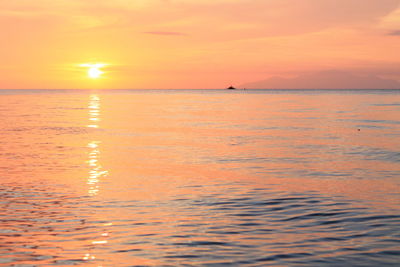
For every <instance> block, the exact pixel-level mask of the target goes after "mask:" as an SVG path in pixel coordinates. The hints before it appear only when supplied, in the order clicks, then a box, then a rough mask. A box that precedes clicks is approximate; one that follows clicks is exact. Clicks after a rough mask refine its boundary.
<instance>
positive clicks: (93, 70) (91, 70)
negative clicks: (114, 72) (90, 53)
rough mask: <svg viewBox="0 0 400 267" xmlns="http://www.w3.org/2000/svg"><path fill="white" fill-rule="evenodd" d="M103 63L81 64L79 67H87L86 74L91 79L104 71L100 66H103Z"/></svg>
mask: <svg viewBox="0 0 400 267" xmlns="http://www.w3.org/2000/svg"><path fill="white" fill-rule="evenodd" d="M104 66H105V64H103V63H96V64H89V63H86V64H81V67H85V68H88V70H87V75H88V77H89V78H91V79H98V78H100V77H101V75H102V74H103V73H104V71H102V70H101V69H100V68H102V67H104Z"/></svg>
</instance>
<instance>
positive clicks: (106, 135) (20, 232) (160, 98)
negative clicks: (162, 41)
mask: <svg viewBox="0 0 400 267" xmlns="http://www.w3.org/2000/svg"><path fill="white" fill-rule="evenodd" d="M69 265H77V266H400V90H97V91H96V90H0V266H23V267H26V266H69Z"/></svg>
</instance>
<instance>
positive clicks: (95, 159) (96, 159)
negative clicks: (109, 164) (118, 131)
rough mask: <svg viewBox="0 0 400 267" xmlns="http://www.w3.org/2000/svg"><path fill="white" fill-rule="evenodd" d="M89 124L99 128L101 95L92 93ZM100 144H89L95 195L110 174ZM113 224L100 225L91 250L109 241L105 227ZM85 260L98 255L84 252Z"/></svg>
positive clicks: (91, 188)
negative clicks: (103, 164) (105, 168)
mask: <svg viewBox="0 0 400 267" xmlns="http://www.w3.org/2000/svg"><path fill="white" fill-rule="evenodd" d="M88 109H89V123H90V124H89V125H87V127H88V128H99V122H100V121H101V119H100V97H99V96H98V95H96V94H92V95H90V99H89V104H88ZM100 144H101V141H99V140H93V141H91V142H89V143H88V144H87V147H88V148H89V152H88V159H87V164H88V166H89V174H88V178H87V185H88V195H89V196H91V197H95V196H97V195H98V194H99V192H100V182H101V181H102V179H103V178H105V177H106V176H107V175H108V171H106V170H104V168H103V166H102V165H101V164H100V152H101V150H100ZM110 226H112V223H111V222H107V223H103V224H102V225H100V226H99V227H102V230H101V233H100V234H99V237H98V238H95V239H94V240H91V241H90V245H91V246H90V250H93V249H95V248H96V246H98V245H105V244H107V243H108V241H107V240H105V238H108V237H109V231H108V230H107V229H104V227H110ZM82 259H83V260H85V261H93V260H96V256H95V255H94V254H93V253H92V251H90V252H89V253H86V254H84V256H83V257H82Z"/></svg>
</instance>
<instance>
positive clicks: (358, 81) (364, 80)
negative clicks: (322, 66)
mask: <svg viewBox="0 0 400 267" xmlns="http://www.w3.org/2000/svg"><path fill="white" fill-rule="evenodd" d="M241 87H246V88H249V89H400V83H399V82H398V81H396V80H390V79H382V78H380V77H378V76H375V75H368V76H364V75H356V74H352V73H348V72H344V71H336V70H331V71H321V72H316V73H311V74H304V75H300V76H297V77H295V78H282V77H271V78H269V79H265V80H261V81H257V82H251V83H246V84H242V85H241Z"/></svg>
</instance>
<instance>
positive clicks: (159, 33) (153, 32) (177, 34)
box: [143, 31, 187, 36]
mask: <svg viewBox="0 0 400 267" xmlns="http://www.w3.org/2000/svg"><path fill="white" fill-rule="evenodd" d="M143 33H145V34H153V35H169V36H171V35H172V36H187V34H186V33H183V32H164V31H150V32H143Z"/></svg>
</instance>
